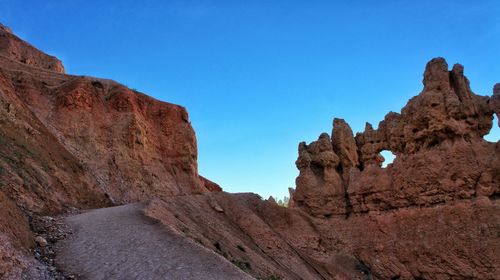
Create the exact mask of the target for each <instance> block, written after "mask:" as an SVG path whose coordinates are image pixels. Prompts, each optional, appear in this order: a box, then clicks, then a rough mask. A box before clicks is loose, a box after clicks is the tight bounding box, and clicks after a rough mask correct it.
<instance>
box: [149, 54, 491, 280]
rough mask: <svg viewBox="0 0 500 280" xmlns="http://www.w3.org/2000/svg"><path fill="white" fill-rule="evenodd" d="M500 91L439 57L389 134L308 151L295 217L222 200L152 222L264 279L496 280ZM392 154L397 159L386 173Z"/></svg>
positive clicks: (179, 204)
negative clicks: (486, 90)
mask: <svg viewBox="0 0 500 280" xmlns="http://www.w3.org/2000/svg"><path fill="white" fill-rule="evenodd" d="M498 94H499V93H498V86H496V87H495V93H494V95H493V96H492V97H491V98H490V97H485V96H478V95H475V94H474V93H473V92H472V91H471V90H470V88H469V83H468V80H467V78H466V77H465V76H464V75H463V67H462V66H460V65H455V66H454V67H453V70H452V71H448V66H447V64H446V62H445V61H444V59H442V58H437V59H433V60H431V61H430V62H429V63H428V64H427V67H426V70H425V74H424V89H423V91H422V92H421V93H420V94H419V95H418V96H416V97H414V98H412V99H411V100H410V101H409V102H408V104H407V105H406V106H405V107H404V108H403V109H402V111H401V113H399V114H398V113H393V112H391V113H389V114H387V116H386V117H385V119H384V120H383V121H382V122H380V124H379V126H378V129H374V128H373V127H372V125H370V124H367V125H366V129H365V131H364V132H362V133H358V134H357V135H356V136H354V135H353V133H352V130H351V128H350V127H349V125H348V124H347V123H346V122H345V121H344V120H342V119H334V121H333V132H332V136H331V137H330V136H329V135H328V134H326V133H323V134H321V135H320V136H319V138H318V140H317V141H314V142H312V143H310V144H306V143H300V144H299V157H298V159H297V161H296V165H297V168H298V169H299V170H300V175H299V176H298V178H297V181H296V190H295V191H294V190H293V189H290V197H291V203H290V207H291V208H283V207H280V206H278V205H276V204H275V203H273V202H272V201H271V200H265V201H264V200H261V199H259V198H258V197H257V196H255V195H251V194H239V195H230V194H224V193H221V194H209V195H201V196H194V197H183V198H182V199H181V198H169V199H167V200H164V201H153V202H152V203H151V204H150V205H149V208H148V209H147V210H146V214H147V215H148V216H150V217H152V218H155V219H158V220H159V221H161V222H162V223H163V224H165V225H168V226H170V227H173V228H174V229H176V230H177V231H178V232H179V234H183V235H185V236H186V237H189V238H191V239H193V240H194V241H196V242H198V243H200V244H203V245H204V246H206V247H207V248H210V249H212V250H214V251H216V252H218V253H220V254H222V255H223V256H225V257H226V258H227V259H228V260H230V261H232V262H233V263H235V264H237V265H239V266H240V267H241V268H242V269H243V270H245V271H247V272H249V273H251V274H252V275H254V276H256V277H259V278H263V279H266V277H271V276H272V277H275V278H276V277H281V278H282V279H495V278H496V277H497V275H499V273H500V267H499V266H498V264H497V263H498V259H500V255H499V252H500V245H499V244H500V242H499V238H498V224H499V221H500V214H499V213H500V211H499V210H500V205H499V202H498V194H499V192H500V177H499V176H500V158H499V155H500V143H499V142H497V143H491V142H487V141H485V140H484V139H483V138H482V137H483V136H484V135H485V134H487V133H488V131H489V130H490V129H491V127H492V117H493V113H494V112H498V111H495V110H497V108H498ZM383 150H390V151H391V152H393V153H394V154H395V155H396V159H395V160H394V162H393V163H392V164H389V165H388V166H387V167H386V168H382V167H381V165H382V162H383V161H384V158H383V157H382V156H381V155H380V152H381V151H383ZM214 200H215V201H216V202H217V205H220V206H221V209H223V210H224V211H223V212H218V211H215V209H214V208H213V207H210V205H211V204H213V203H214V202H213V201H214ZM200 208H201V209H200ZM202 209H205V210H202Z"/></svg>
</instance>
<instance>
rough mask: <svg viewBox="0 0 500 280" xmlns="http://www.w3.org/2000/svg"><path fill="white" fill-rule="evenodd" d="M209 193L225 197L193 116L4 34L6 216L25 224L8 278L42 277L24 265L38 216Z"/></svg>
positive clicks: (0, 154)
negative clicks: (70, 68) (202, 153)
mask: <svg viewBox="0 0 500 280" xmlns="http://www.w3.org/2000/svg"><path fill="white" fill-rule="evenodd" d="M209 191H221V188H220V187H219V186H218V185H217V184H215V183H213V182H211V181H209V180H206V179H204V178H202V177H201V176H199V175H198V170H197V146H196V137H195V134H194V131H193V129H192V127H191V124H190V122H189V118H188V114H187V111H186V110H185V108H183V107H181V106H178V105H174V104H169V103H166V102H161V101H158V100H155V99H153V98H151V97H149V96H147V95H145V94H142V93H140V92H137V91H134V90H131V89H129V88H127V87H125V86H123V85H120V84H119V83H116V82H114V81H110V80H104V79H98V78H92V77H84V76H72V75H67V74H65V73H64V67H63V65H62V63H61V62H60V61H59V60H58V59H57V58H55V57H53V56H50V55H47V54H45V53H43V52H41V51H39V50H37V49H36V48H34V47H33V46H31V45H30V44H28V43H26V42H25V41H23V40H21V39H20V38H18V37H17V36H15V35H14V34H13V33H12V32H11V31H10V30H9V29H8V28H6V27H5V26H3V25H1V26H0V200H1V201H6V202H5V204H4V203H1V204H0V211H2V213H3V211H8V212H7V213H8V216H6V217H10V216H12V217H14V215H17V216H20V217H23V218H22V219H19V224H16V225H15V227H14V226H10V223H11V222H12V223H13V222H14V220H15V219H14V218H13V219H10V218H9V219H7V220H4V219H3V218H2V221H1V223H2V224H1V227H0V238H2V244H7V245H8V244H10V245H8V246H7V245H5V246H4V247H2V248H10V249H9V250H10V251H8V250H3V251H2V255H1V256H0V257H2V262H1V263H0V278H3V276H5V275H22V274H23V273H25V274H26V273H28V274H29V273H31V272H32V271H31V272H30V271H24V272H23V269H24V270H26V269H28V270H29V267H33V269H34V267H35V266H34V265H32V263H31V260H32V258H31V259H30V258H27V259H26V261H24V262H21V261H16V259H17V260H20V259H21V257H19V256H23V255H24V256H25V255H26V252H27V250H28V248H29V247H30V246H32V245H33V242H32V236H30V235H29V234H27V233H29V232H30V228H29V223H28V222H29V221H30V220H31V218H32V217H34V216H37V215H47V214H59V213H63V212H65V211H67V210H68V209H73V208H77V209H85V208H98V207H105V206H109V205H113V204H122V203H127V202H134V201H143V200H147V199H150V198H153V197H155V198H157V197H168V196H172V195H186V194H199V193H205V192H209ZM2 217H3V215H2ZM25 221H28V222H25ZM4 222H5V225H4V224H3V223H4ZM18 233H19V234H18ZM21 237H22V238H21ZM18 239H20V240H23V241H22V242H19V241H18ZM25 240H30V241H29V242H28V241H26V242H25ZM4 241H5V242H4ZM2 246H3V245H2ZM19 248H22V250H21V249H19ZM9 252H10V253H9ZM9 254H10V256H11V257H5V256H9ZM12 256H18V257H12ZM5 258H9V259H10V260H11V261H5ZM33 261H34V260H33ZM15 263H26V264H27V265H25V266H21V265H16V264H15ZM5 277H7V276H5ZM14 278H15V277H14Z"/></svg>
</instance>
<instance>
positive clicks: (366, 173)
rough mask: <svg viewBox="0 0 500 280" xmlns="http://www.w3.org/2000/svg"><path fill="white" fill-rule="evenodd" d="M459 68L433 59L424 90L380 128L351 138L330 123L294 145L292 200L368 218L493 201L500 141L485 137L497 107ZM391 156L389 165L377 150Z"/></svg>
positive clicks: (499, 183) (316, 211)
mask: <svg viewBox="0 0 500 280" xmlns="http://www.w3.org/2000/svg"><path fill="white" fill-rule="evenodd" d="M463 71H464V68H463V66H461V65H459V64H455V65H454V66H453V69H452V70H451V71H448V65H447V63H446V61H445V60H444V59H443V58H435V59H433V60H431V61H430V62H429V63H428V64H427V66H426V69H425V73H424V80H423V84H424V89H423V91H422V92H421V93H420V94H419V95H418V96H415V97H413V98H412V99H411V100H410V101H409V102H408V104H407V105H406V106H405V107H404V108H403V109H402V110H401V113H394V112H390V113H389V114H387V115H386V117H385V119H384V120H383V121H381V122H380V124H379V125H378V129H373V127H372V125H370V124H367V125H366V129H365V131H364V132H362V133H357V134H356V136H355V137H353V135H352V132H351V129H350V127H349V126H348V124H347V123H345V122H344V121H342V120H339V119H335V120H334V124H333V132H332V139H330V138H329V137H328V135H327V134H322V135H321V136H320V138H319V139H318V140H317V141H315V142H313V143H310V144H309V145H306V144H305V143H301V144H300V145H299V158H298V160H297V168H298V169H299V170H300V175H299V177H298V178H297V189H296V191H295V195H294V200H295V202H296V204H297V205H298V206H299V207H301V208H302V209H304V210H306V211H308V212H309V213H311V214H312V215H315V216H321V215H326V216H328V215H332V214H350V213H366V212H369V211H372V210H390V209H398V208H404V207H411V206H418V207H426V206H432V205H435V204H441V203H447V202H451V201H455V200H462V199H472V198H475V197H477V196H480V195H482V196H487V197H494V196H496V195H497V194H498V192H499V187H500V178H499V174H500V172H499V171H500V169H499V168H500V166H498V162H497V158H498V151H497V144H496V143H489V142H487V141H485V140H483V138H482V137H483V136H484V135H486V134H487V133H488V132H489V131H490V129H491V127H492V118H493V113H494V112H496V111H495V110H498V108H497V107H498V105H497V103H498V95H499V94H500V93H499V90H498V86H496V87H495V93H494V95H493V97H491V98H490V97H487V96H479V95H476V94H474V93H473V92H472V91H471V89H470V87H469V81H468V79H467V78H466V77H465V76H464V75H463ZM383 150H390V151H391V152H393V153H394V154H395V155H396V159H395V160H394V162H393V163H392V164H390V165H389V166H388V167H387V168H381V164H382V162H383V161H384V159H383V157H382V156H381V155H380V152H381V151H383Z"/></svg>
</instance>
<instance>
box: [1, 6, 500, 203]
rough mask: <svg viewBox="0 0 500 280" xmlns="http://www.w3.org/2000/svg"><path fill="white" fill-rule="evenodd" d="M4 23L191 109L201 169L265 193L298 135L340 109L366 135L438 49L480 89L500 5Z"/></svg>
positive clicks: (283, 184)
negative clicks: (368, 124)
mask: <svg viewBox="0 0 500 280" xmlns="http://www.w3.org/2000/svg"><path fill="white" fill-rule="evenodd" d="M141 2H146V3H141ZM0 22H3V23H4V24H5V25H7V26H9V27H11V29H13V31H14V32H15V33H17V34H18V35H19V36H21V37H22V38H23V39H25V40H27V41H29V42H31V43H32V44H33V45H35V46H37V47H38V48H40V49H42V50H44V51H46V52H48V53H50V54H53V55H55V56H57V57H59V58H60V59H61V60H63V62H64V64H65V67H66V69H67V72H68V73H71V74H80V75H90V76H97V77H103V78H111V79H114V80H116V81H118V82H121V83H123V84H126V85H128V86H129V87H131V88H135V89H137V90H139V91H142V92H145V93H148V94H149V95H151V96H153V97H155V98H157V99H160V100H164V101H168V102H173V103H177V104H180V105H183V106H185V107H187V109H188V111H189V113H190V118H191V121H192V124H193V126H194V129H195V131H196V134H197V138H198V149H199V170H200V173H201V174H202V175H204V176H206V177H208V178H210V179H212V180H214V181H216V182H218V183H219V184H221V186H222V187H223V188H224V189H225V190H227V191H230V192H256V193H259V194H261V195H262V196H263V197H268V196H269V195H271V194H272V195H275V196H280V197H281V196H284V195H286V194H287V193H288V192H287V188H288V187H292V186H294V182H295V177H296V176H297V174H298V171H297V170H296V168H295V160H296V158H297V146H298V143H299V142H300V141H307V142H310V141H312V140H315V139H316V138H317V137H318V136H319V134H320V133H321V132H328V133H330V132H331V129H332V119H333V117H340V118H344V119H346V120H347V121H348V122H349V123H350V125H351V127H352V128H353V130H354V131H361V130H362V129H363V128H364V124H365V121H368V122H371V123H372V124H374V126H376V125H377V124H378V122H379V121H380V120H382V119H383V117H384V115H385V114H386V113H387V112H389V111H391V110H392V111H396V112H399V111H400V109H401V107H402V106H403V105H404V104H405V103H406V102H407V100H408V99H409V98H410V97H412V96H413V95H416V94H418V93H419V92H420V90H421V88H422V83H421V81H422V74H423V70H424V67H425V64H426V62H427V61H428V60H430V59H431V58H433V57H437V56H442V57H445V58H446V59H447V61H448V63H449V64H450V67H451V65H453V64H454V63H456V62H460V63H461V64H463V65H464V66H465V74H466V75H467V76H468V77H469V79H470V81H471V86H472V89H473V90H474V91H475V92H476V93H477V94H482V95H491V93H492V87H493V85H494V84H495V83H496V82H500V1H498V0H491V1H473V0H470V1H460V0H456V1H451V0H450V1H439V0H432V1H390V0H388V1H387V0H386V1H380V0H372V1H370V0H368V1H293V0H282V1H209V0H207V1H126V0H120V1H89V0H85V1H80V0H72V1H69V0H68V1H62V0H61V1H50V0H45V1H31V0H23V1H12V0H0ZM495 133H496V134H495V135H492V136H491V137H492V139H496V140H498V138H499V136H500V132H495Z"/></svg>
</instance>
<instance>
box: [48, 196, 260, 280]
mask: <svg viewBox="0 0 500 280" xmlns="http://www.w3.org/2000/svg"><path fill="white" fill-rule="evenodd" d="M142 207H143V206H142V205H141V204H128V205H124V206H118V207H111V208H102V209H96V210H91V211H89V212H86V213H83V214H79V215H75V216H72V217H69V218H67V219H66V221H67V223H68V225H69V226H70V228H71V229H72V230H73V234H72V235H71V236H70V237H68V238H67V239H66V240H64V241H62V242H61V244H60V246H59V249H58V254H57V258H56V263H57V265H58V266H59V267H60V268H62V269H63V270H64V271H65V272H68V273H74V274H78V275H80V276H81V278H83V279H92V280H100V279H103V280H104V279H109V280H112V279H120V280H124V279H131V280H132V279H207V280H208V279H210V280H213V279H238V280H240V279H253V278H252V277H250V276H249V275H247V274H245V273H244V272H243V271H241V270H240V269H239V268H237V267H236V266H234V265H233V264H231V263H230V262H229V261H227V260H226V259H224V258H222V257H221V256H219V255H217V254H216V253H214V252H212V251H209V250H208V249H206V248H204V247H201V246H199V245H197V244H194V243H192V242H191V241H188V240H186V239H185V238H184V237H181V236H180V235H178V234H175V233H174V232H173V231H172V230H170V229H168V228H165V227H163V226H161V225H160V224H158V223H156V222H155V221H154V220H152V219H150V218H148V217H146V216H144V215H143V213H142Z"/></svg>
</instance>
